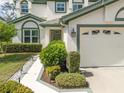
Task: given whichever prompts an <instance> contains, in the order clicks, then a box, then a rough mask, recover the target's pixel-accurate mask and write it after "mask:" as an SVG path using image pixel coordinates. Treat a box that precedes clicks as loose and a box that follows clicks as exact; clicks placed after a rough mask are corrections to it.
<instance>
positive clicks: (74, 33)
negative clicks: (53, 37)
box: [71, 28, 76, 37]
mask: <svg viewBox="0 0 124 93" xmlns="http://www.w3.org/2000/svg"><path fill="white" fill-rule="evenodd" d="M71 36H72V37H76V31H75V29H74V28H73V29H72V31H71Z"/></svg>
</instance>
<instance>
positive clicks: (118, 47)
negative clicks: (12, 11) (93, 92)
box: [12, 0, 124, 67]
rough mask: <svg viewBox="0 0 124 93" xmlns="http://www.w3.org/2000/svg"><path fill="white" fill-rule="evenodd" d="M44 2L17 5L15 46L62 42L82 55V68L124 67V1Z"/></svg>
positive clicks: (75, 0) (14, 21)
mask: <svg viewBox="0 0 124 93" xmlns="http://www.w3.org/2000/svg"><path fill="white" fill-rule="evenodd" d="M41 1H42V2H40V0H32V1H25V0H21V1H20V0H18V1H16V2H15V4H16V8H17V15H18V18H17V19H15V20H13V21H12V22H13V23H15V25H16V28H17V30H18V31H17V36H15V37H14V38H13V42H14V43H42V44H43V46H44V47H45V46H46V45H47V44H48V43H49V42H50V41H52V40H56V39H57V40H58V39H60V40H63V41H64V42H65V45H66V48H67V50H68V51H79V52H80V55H81V64H80V66H81V67H99V66H105V67H106V66H107V67H108V66H124V43H123V42H124V0H90V1H88V0H67V1H65V0H56V1H55V0H41ZM23 4H24V6H25V7H23ZM27 4H28V6H26V5H27ZM23 12H24V13H23ZM25 12H26V13H25Z"/></svg>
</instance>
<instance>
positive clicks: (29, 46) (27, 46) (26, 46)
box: [2, 43, 42, 53]
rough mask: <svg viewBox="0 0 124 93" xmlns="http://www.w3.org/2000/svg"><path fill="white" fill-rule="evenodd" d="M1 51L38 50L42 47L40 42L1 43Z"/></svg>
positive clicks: (20, 51)
mask: <svg viewBox="0 0 124 93" xmlns="http://www.w3.org/2000/svg"><path fill="white" fill-rule="evenodd" d="M2 48H3V51H4V52H6V53H22V52H40V51H41V49H42V45H41V44H26V43H25V44H14V43H9V44H3V45H2Z"/></svg>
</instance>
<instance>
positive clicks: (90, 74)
mask: <svg viewBox="0 0 124 93" xmlns="http://www.w3.org/2000/svg"><path fill="white" fill-rule="evenodd" d="M85 70H86V73H85V74H86V75H87V81H88V82H89V83H90V88H91V89H92V91H93V93H124V67H106V68H105V67H103V68H87V69H85Z"/></svg>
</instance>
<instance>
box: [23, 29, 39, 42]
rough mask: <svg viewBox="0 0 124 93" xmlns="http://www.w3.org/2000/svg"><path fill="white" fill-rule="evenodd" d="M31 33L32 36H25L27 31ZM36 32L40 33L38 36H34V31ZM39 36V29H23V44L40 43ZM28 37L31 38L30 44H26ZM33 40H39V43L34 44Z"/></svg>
mask: <svg viewBox="0 0 124 93" xmlns="http://www.w3.org/2000/svg"><path fill="white" fill-rule="evenodd" d="M28 30H29V31H30V35H29V36H25V31H28ZM34 30H37V31H38V33H37V35H34V36H33V34H32V33H33V31H34ZM39 34H40V31H39V29H38V28H24V29H23V43H39V42H40V40H39V38H40V36H39ZM26 37H29V38H30V41H29V42H25V41H26V40H25V38H26ZM33 38H37V42H33Z"/></svg>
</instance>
